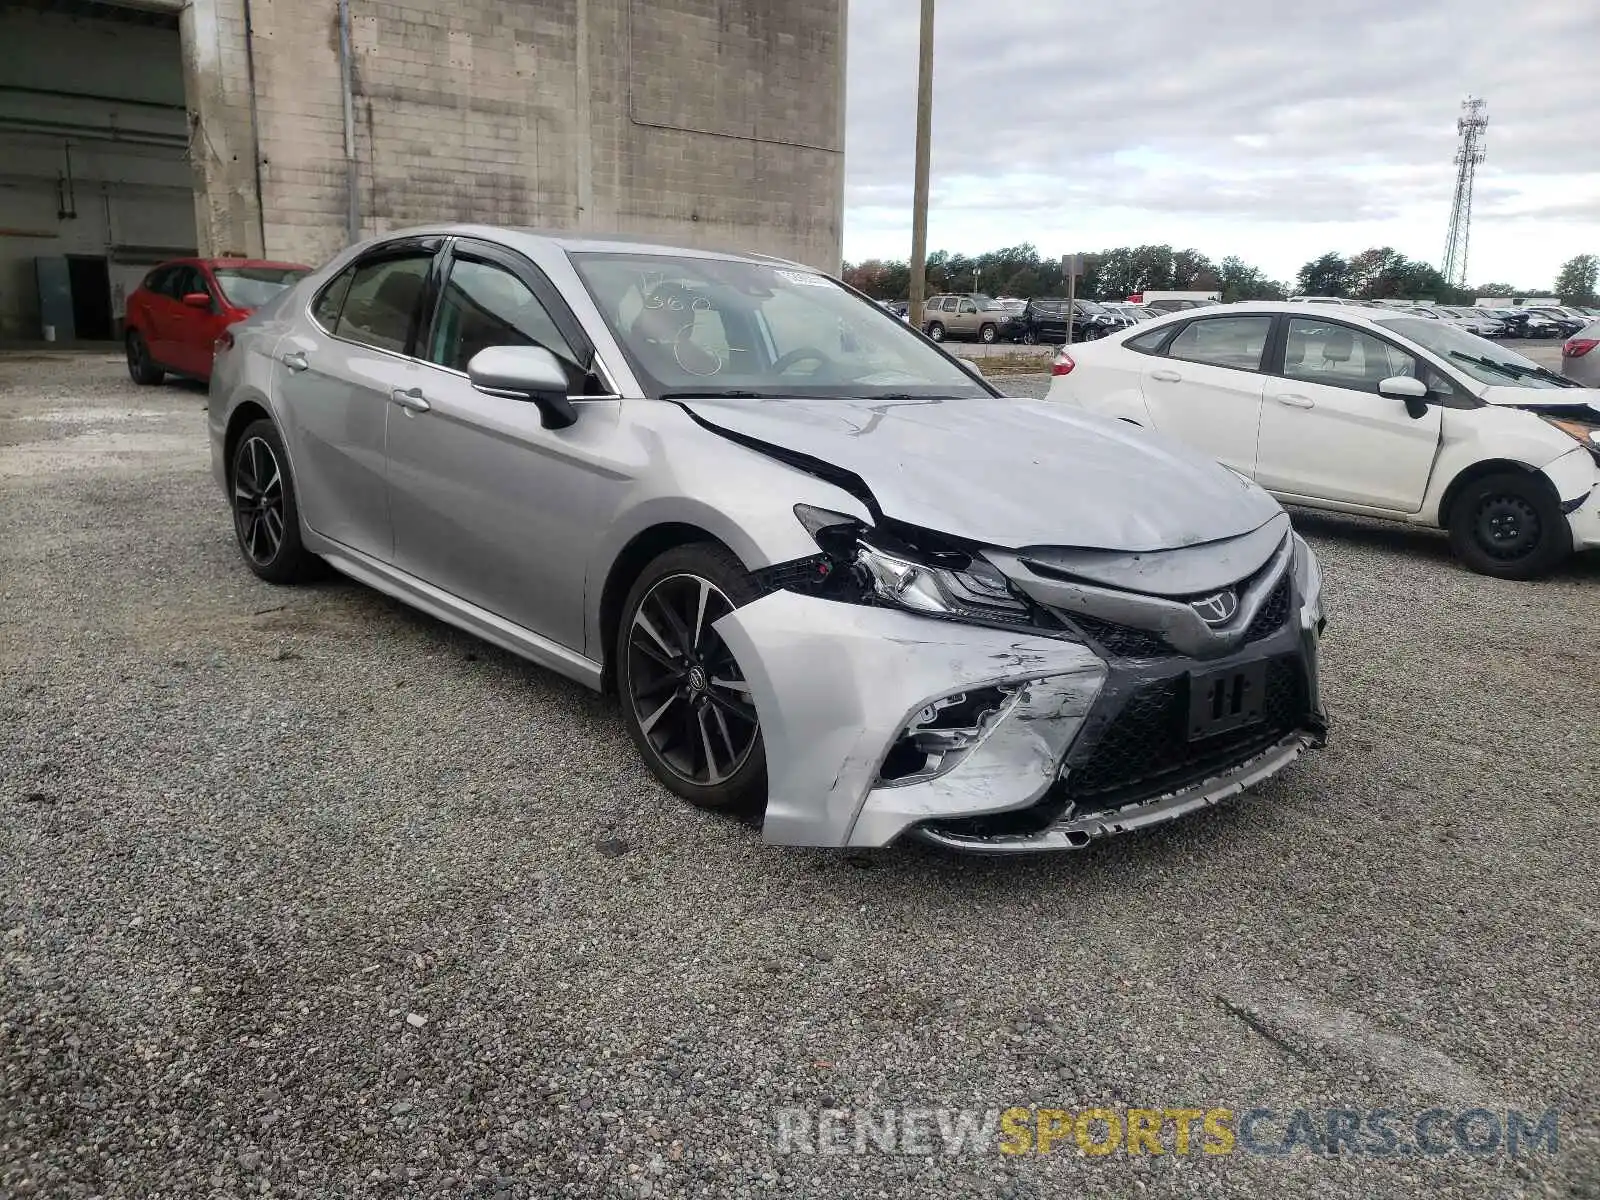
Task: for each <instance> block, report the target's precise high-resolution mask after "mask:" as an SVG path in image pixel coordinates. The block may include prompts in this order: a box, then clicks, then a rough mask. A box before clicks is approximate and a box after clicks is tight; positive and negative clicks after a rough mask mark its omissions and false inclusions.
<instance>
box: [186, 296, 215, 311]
mask: <svg viewBox="0 0 1600 1200" xmlns="http://www.w3.org/2000/svg"><path fill="white" fill-rule="evenodd" d="M183 302H184V304H186V305H187V306H188V307H190V308H205V309H209V308H210V307H211V294H210V293H209V292H189V293H187V294H185V296H184V297H183Z"/></svg>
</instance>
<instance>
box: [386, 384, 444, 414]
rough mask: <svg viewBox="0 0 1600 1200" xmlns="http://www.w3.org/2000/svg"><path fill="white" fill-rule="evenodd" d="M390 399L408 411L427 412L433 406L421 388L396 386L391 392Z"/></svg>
mask: <svg viewBox="0 0 1600 1200" xmlns="http://www.w3.org/2000/svg"><path fill="white" fill-rule="evenodd" d="M389 399H391V400H393V401H394V402H395V403H396V404H398V405H399V406H400V407H401V408H403V409H405V410H406V411H407V412H414V413H419V412H427V411H428V410H429V409H430V408H432V407H433V406H432V405H431V404H429V403H428V401H427V399H426V398H425V397H424V396H423V394H422V389H421V388H395V389H394V391H392V392H390V393H389Z"/></svg>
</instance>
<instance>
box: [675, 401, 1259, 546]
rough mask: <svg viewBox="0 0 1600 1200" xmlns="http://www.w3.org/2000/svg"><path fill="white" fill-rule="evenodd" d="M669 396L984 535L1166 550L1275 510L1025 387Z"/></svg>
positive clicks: (897, 502)
mask: <svg viewBox="0 0 1600 1200" xmlns="http://www.w3.org/2000/svg"><path fill="white" fill-rule="evenodd" d="M680 403H682V404H683V406H684V407H685V408H686V409H688V410H689V411H690V412H691V413H692V414H693V415H694V416H695V417H697V418H698V419H699V420H700V421H701V422H702V423H703V424H705V425H708V426H711V427H713V428H715V429H718V430H721V431H724V432H726V433H730V434H733V435H735V436H736V437H739V438H741V439H746V440H750V441H754V442H756V443H762V444H765V445H767V446H773V447H777V448H779V449H781V450H788V451H792V452H795V453H798V454H803V455H806V456H808V457H810V458H813V459H820V460H821V461H822V462H825V463H828V464H831V465H833V466H835V467H838V468H842V469H843V470H845V471H848V472H850V473H852V474H854V475H856V476H858V477H859V478H860V479H861V480H862V481H863V482H864V483H865V484H866V485H867V487H868V488H869V489H870V490H871V492H872V495H873V498H874V499H875V500H876V501H877V504H878V507H879V509H880V510H881V511H882V512H883V514H884V515H885V516H887V517H891V518H894V519H895V520H899V521H903V522H906V523H907V524H911V525H918V526H921V527H922V528H925V529H932V530H937V531H939V532H941V533H947V534H951V535H954V536H956V537H963V538H968V539H970V540H972V541H976V542H982V543H984V544H986V545H991V546H1002V547H1009V548H1017V547H1021V546H1033V545H1054V546H1071V547H1081V548H1084V549H1093V550H1123V551H1135V552H1148V551H1153V550H1169V549H1174V548H1176V547H1179V546H1190V545H1195V544H1198V543H1202V542H1214V541H1218V540H1221V539H1223V538H1232V537H1238V536H1239V535H1241V534H1245V533H1249V532H1250V531H1251V530H1254V529H1258V528H1260V527H1261V526H1262V525H1263V524H1265V523H1266V522H1268V521H1270V520H1272V519H1273V518H1274V517H1276V516H1277V515H1278V514H1279V513H1280V512H1282V511H1283V510H1282V509H1281V508H1279V506H1278V502H1277V501H1276V500H1274V499H1273V498H1272V497H1271V496H1269V495H1267V493H1266V492H1264V491H1262V490H1261V489H1260V488H1258V487H1256V486H1255V485H1254V484H1252V483H1247V482H1246V481H1244V480H1243V479H1241V478H1240V477H1239V476H1238V475H1235V474H1234V473H1233V472H1232V471H1230V470H1228V469H1227V468H1226V467H1223V466H1219V465H1218V464H1217V463H1214V462H1212V461H1211V460H1210V459H1207V458H1204V457H1202V456H1201V455H1199V454H1196V453H1194V452H1193V451H1190V450H1186V449H1184V448H1183V447H1181V446H1178V445H1177V444H1175V443H1172V442H1169V441H1167V440H1165V439H1163V438H1161V437H1159V436H1157V435H1154V434H1151V433H1149V432H1147V431H1145V430H1142V429H1136V428H1134V427H1132V426H1130V425H1128V424H1126V423H1124V422H1121V421H1115V420H1111V419H1108V418H1104V417H1097V416H1093V415H1091V414H1088V413H1085V412H1082V411H1080V410H1078V409H1072V408H1066V407H1064V406H1060V405H1052V404H1044V403H1041V402H1039V401H1036V400H1018V399H1008V400H990V399H969V400H939V399H917V400H848V399H810V398H808V399H791V398H783V399H763V400H684V401H680Z"/></svg>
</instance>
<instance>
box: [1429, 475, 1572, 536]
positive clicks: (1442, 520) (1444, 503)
mask: <svg viewBox="0 0 1600 1200" xmlns="http://www.w3.org/2000/svg"><path fill="white" fill-rule="evenodd" d="M1492 475H1525V476H1528V477H1529V478H1532V479H1536V480H1538V483H1537V484H1536V485H1535V486H1539V487H1543V488H1544V489H1545V490H1546V491H1548V492H1549V493H1550V496H1551V498H1552V499H1554V500H1555V502H1556V504H1557V505H1560V503H1561V497H1560V495H1559V494H1557V492H1556V486H1555V484H1553V483H1551V482H1550V477H1549V476H1548V475H1546V474H1545V473H1544V472H1543V471H1541V470H1540V469H1539V468H1538V467H1533V466H1529V465H1528V464H1527V463H1525V462H1519V461H1517V460H1516V459H1514V458H1485V459H1480V460H1479V461H1477V462H1475V463H1473V464H1471V465H1470V466H1467V467H1464V468H1462V469H1461V470H1460V471H1459V472H1457V473H1456V476H1455V478H1453V479H1452V480H1451V481H1450V482H1449V483H1448V484H1447V485H1446V486H1445V489H1444V494H1443V495H1441V496H1440V498H1439V527H1440V528H1441V529H1448V528H1450V518H1451V516H1452V515H1453V514H1454V509H1455V504H1456V501H1457V500H1459V499H1460V498H1461V493H1462V492H1464V491H1465V490H1466V489H1467V487H1468V486H1469V485H1470V484H1473V483H1476V482H1477V481H1478V480H1480V479H1487V478H1489V477H1490V476H1492Z"/></svg>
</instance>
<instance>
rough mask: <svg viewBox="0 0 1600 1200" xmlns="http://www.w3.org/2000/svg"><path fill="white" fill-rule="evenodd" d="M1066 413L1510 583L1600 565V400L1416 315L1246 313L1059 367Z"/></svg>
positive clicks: (1148, 335)
mask: <svg viewBox="0 0 1600 1200" xmlns="http://www.w3.org/2000/svg"><path fill="white" fill-rule="evenodd" d="M1053 375H1054V378H1052V379H1051V382H1050V392H1049V398H1050V399H1051V400H1054V401H1058V402H1061V403H1066V404H1072V405H1075V406H1076V407H1079V408H1082V409H1085V410H1087V411H1089V412H1093V413H1099V414H1101V415H1103V416H1106V417H1112V418H1116V419H1118V420H1121V421H1126V422H1129V423H1131V424H1134V425H1138V426H1142V427H1145V428H1148V429H1152V430H1156V431H1158V432H1159V433H1161V434H1163V435H1166V436H1167V437H1170V438H1173V439H1175V440H1177V441H1180V442H1184V443H1187V444H1188V445H1189V446H1191V447H1194V448H1196V449H1199V450H1202V451H1204V452H1206V453H1207V454H1210V455H1211V456H1212V457H1213V458H1215V459H1217V460H1218V461H1219V462H1221V463H1222V464H1223V465H1224V466H1227V467H1231V468H1232V469H1233V470H1234V471H1235V472H1236V473H1237V474H1239V475H1242V476H1244V477H1246V478H1248V479H1253V480H1254V481H1255V482H1257V483H1258V484H1260V485H1261V486H1262V487H1264V488H1266V489H1267V490H1268V491H1269V492H1271V493H1272V494H1273V495H1274V496H1276V497H1277V498H1278V499H1279V500H1281V501H1284V502H1286V503H1291V504H1299V505H1304V506H1306V507H1310V508H1321V509H1329V510H1332V511H1335V512H1347V513H1359V514H1362V515H1365V516H1373V517H1388V518H1392V519H1394V520H1398V521H1405V522H1408V523H1410V524H1414V525H1428V526H1437V527H1441V528H1443V529H1446V530H1448V531H1449V534H1450V544H1451V547H1452V548H1453V549H1454V551H1455V553H1456V555H1457V557H1458V558H1460V559H1461V561H1462V562H1464V563H1465V564H1466V565H1467V566H1469V567H1471V568H1472V569H1473V570H1475V571H1480V572H1482V573H1484V574H1487V575H1497V576H1500V577H1502V578H1506V579H1528V578H1532V577H1534V576H1536V575H1540V574H1543V573H1544V572H1546V571H1548V570H1550V569H1551V568H1552V567H1554V566H1555V565H1556V564H1557V563H1558V562H1560V561H1561V560H1562V559H1563V558H1564V557H1565V556H1566V555H1567V554H1568V553H1570V552H1571V551H1572V550H1573V549H1592V548H1600V486H1597V485H1600V389H1597V388H1586V387H1583V386H1581V385H1580V384H1577V383H1575V382H1574V381H1572V380H1570V379H1565V378H1563V377H1562V376H1560V375H1558V374H1557V373H1556V372H1554V371H1551V370H1549V369H1547V368H1545V367H1542V366H1540V365H1539V364H1537V363H1535V362H1533V361H1532V360H1530V359H1527V358H1524V357H1522V356H1521V355H1520V354H1515V353H1513V352H1512V351H1510V350H1507V349H1505V348H1504V347H1501V346H1497V345H1495V343H1493V342H1490V341H1486V340H1484V339H1483V338H1480V337H1476V336H1474V335H1473V334H1470V333H1467V332H1465V331H1463V330H1461V329H1458V328H1456V327H1455V326H1453V325H1451V324H1449V323H1447V322H1445V321H1440V320H1434V319H1429V318H1426V317H1420V316H1415V315H1413V314H1412V313H1410V312H1408V311H1406V310H1394V311H1389V310H1382V309H1358V308H1353V307H1340V308H1338V309H1334V308H1331V307H1330V308H1327V309H1319V310H1315V311H1308V310H1307V307H1306V306H1305V305H1304V304H1295V303H1249V304H1232V305H1229V306H1227V308H1226V309H1204V310H1196V311H1191V312H1185V313H1177V314H1174V315H1172V316H1170V317H1165V318H1162V319H1161V320H1158V321H1153V322H1149V323H1146V324H1143V325H1140V326H1138V327H1136V328H1134V329H1131V330H1125V331H1119V332H1117V333H1113V334H1111V335H1110V336H1109V337H1106V338H1104V339H1102V340H1101V341H1098V342H1094V343H1091V344H1087V345H1081V346H1072V347H1070V349H1065V348H1064V349H1063V351H1062V352H1061V353H1060V354H1058V355H1057V356H1056V361H1055V364H1054V367H1053Z"/></svg>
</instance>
